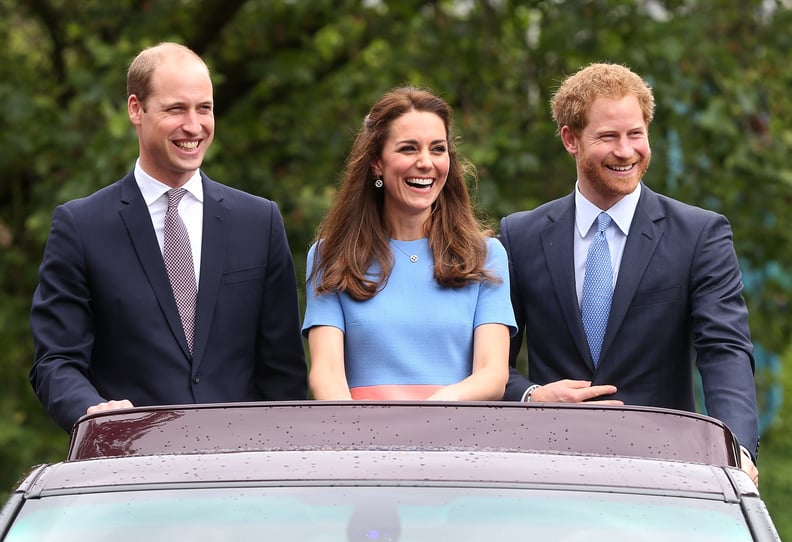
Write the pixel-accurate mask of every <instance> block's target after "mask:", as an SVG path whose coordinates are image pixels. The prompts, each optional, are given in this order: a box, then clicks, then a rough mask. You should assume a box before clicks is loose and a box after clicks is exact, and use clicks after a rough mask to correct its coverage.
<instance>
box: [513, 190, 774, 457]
mask: <svg viewBox="0 0 792 542" xmlns="http://www.w3.org/2000/svg"><path fill="white" fill-rule="evenodd" d="M574 227H575V199H574V193H573V194H569V195H568V196H566V197H563V198H561V199H558V200H555V201H552V202H549V203H546V204H544V205H542V206H540V207H537V208H536V209H534V210H531V211H522V212H518V213H514V214H512V215H509V216H507V217H506V218H503V219H502V220H501V224H500V235H499V237H500V240H501V242H502V243H503V245H504V246H505V247H506V251H507V252H508V255H509V264H510V273H511V288H512V304H513V306H514V313H515V317H516V319H517V326H518V329H519V333H518V334H517V335H516V336H515V337H514V338H513V340H512V348H511V355H510V358H511V359H510V361H511V366H512V370H511V376H510V378H509V383H508V385H507V387H506V395H505V397H504V398H505V399H506V400H514V401H519V400H521V398H522V395H523V393H524V392H525V390H526V389H527V388H528V386H530V385H532V384H534V383H536V384H547V383H549V382H553V381H556V380H561V379H566V378H568V379H576V380H577V379H579V380H591V381H592V385H598V384H613V385H615V386H616V387H617V388H618V392H617V393H616V395H615V397H614V398H616V399H621V400H623V401H624V402H625V403H626V404H636V405H648V406H658V407H665V408H675V409H680V410H688V411H694V410H695V408H696V405H695V399H694V372H693V364H694V363H695V364H696V365H697V366H698V370H699V372H700V374H701V378H702V383H703V390H704V396H705V405H706V410H707V413H708V414H709V415H711V416H713V417H715V418H718V419H719V420H721V421H723V422H724V423H726V424H727V425H728V426H729V428H730V429H731V430H732V431H733V432H734V433H735V435H736V436H737V438H738V440H739V441H740V443H741V444H742V445H743V446H745V447H746V448H747V449H748V451H750V452H751V453H752V454H753V455H754V457H756V455H755V454H756V452H757V447H758V439H759V437H758V421H757V419H758V415H757V406H756V390H755V384H754V378H753V370H754V359H753V345H752V343H751V338H750V334H749V330H748V312H747V309H746V306H745V301H744V299H743V296H742V276H741V273H740V269H739V265H738V261H737V257H736V255H735V251H734V246H733V242H732V233H731V227H730V225H729V223H728V221H727V220H726V218H725V217H723V216H722V215H719V214H716V213H714V212H711V211H707V210H704V209H699V208H696V207H692V206H689V205H686V204H684V203H681V202H678V201H675V200H673V199H670V198H668V197H665V196H662V195H659V194H656V193H655V192H652V191H651V190H649V189H648V188H647V187H646V186H642V189H641V197H640V200H639V202H638V206H637V208H636V211H635V216H634V218H633V221H632V225H631V227H630V232H629V235H628V237H627V242H626V244H625V247H624V255H623V257H622V262H621V267H620V269H619V276H618V279H617V282H616V286H615V289H614V292H613V301H612V305H611V312H610V317H609V320H608V326H607V329H606V332H605V338H604V341H603V345H602V352H601V354H600V362H599V364H598V366H597V368H596V369H595V368H594V364H593V362H592V359H591V353H590V352H589V348H588V344H587V342H586V337H585V332H584V330H583V323H582V320H581V317H580V305H579V303H578V299H577V294H576V289H575V272H574V255H573V242H572V240H573V235H574V233H573V229H574ZM523 336H524V337H525V343H526V345H527V348H528V376H529V378H526V377H524V376H523V375H522V374H520V373H519V372H517V370H516V369H515V367H516V359H517V354H518V352H519V350H520V347H521V345H522V341H523Z"/></svg>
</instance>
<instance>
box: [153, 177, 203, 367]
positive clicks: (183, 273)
mask: <svg viewBox="0 0 792 542" xmlns="http://www.w3.org/2000/svg"><path fill="white" fill-rule="evenodd" d="M186 193H187V190H185V189H184V188H173V189H171V190H168V210H167V211H166V212H165V233H164V236H163V237H164V242H163V250H162V256H163V258H164V259H165V268H166V269H167V270H168V278H170V283H171V288H173V297H174V298H175V299H176V306H177V307H178V308H179V316H180V317H181V322H182V327H183V328H184V335H185V337H186V338H187V345H188V346H189V347H190V352H192V350H193V338H194V335H195V303H196V298H197V295H198V288H197V287H196V285H195V267H194V266H193V257H192V248H191V247H190V237H189V235H188V234H187V228H186V227H185V226H184V222H182V219H181V217H180V216H179V202H180V201H181V199H182V197H183V196H184V194H186Z"/></svg>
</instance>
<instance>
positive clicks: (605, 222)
mask: <svg viewBox="0 0 792 542" xmlns="http://www.w3.org/2000/svg"><path fill="white" fill-rule="evenodd" d="M611 220H612V219H611V216H610V215H609V214H608V213H605V212H602V213H600V214H599V215H598V216H597V232H600V233H601V232H604V231H605V230H607V229H608V226H610V223H611Z"/></svg>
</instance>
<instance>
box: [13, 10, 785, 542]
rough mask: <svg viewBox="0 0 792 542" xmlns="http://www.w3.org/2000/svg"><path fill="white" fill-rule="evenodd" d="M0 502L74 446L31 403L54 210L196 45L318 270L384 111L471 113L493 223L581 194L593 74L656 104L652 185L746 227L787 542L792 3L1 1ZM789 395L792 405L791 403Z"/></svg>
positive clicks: (113, 163) (120, 149)
mask: <svg viewBox="0 0 792 542" xmlns="http://www.w3.org/2000/svg"><path fill="white" fill-rule="evenodd" d="M0 8H1V9H2V12H3V14H4V15H3V17H2V18H0V43H3V44H5V46H4V47H2V48H0V178H2V182H0V292H1V293H0V295H1V296H2V297H1V299H2V302H1V303H0V345H2V356H1V357H0V364H2V366H4V369H5V371H4V374H5V375H6V377H5V378H4V379H3V381H2V382H0V412H1V413H2V415H1V416H0V464H2V466H3V469H2V472H1V473H0V476H2V480H0V490H2V489H5V488H8V489H10V488H11V487H12V486H13V484H14V482H15V481H16V480H17V478H18V477H19V476H20V475H21V474H22V473H24V472H25V470H26V469H27V468H28V467H29V466H31V465H33V464H35V463H41V462H45V461H53V460H59V459H61V458H63V456H64V454H65V451H66V447H67V445H68V440H67V437H66V435H65V434H63V432H62V431H60V430H59V429H58V428H57V427H56V426H55V424H54V423H53V422H51V421H50V420H49V419H48V417H47V415H46V414H45V412H44V411H43V409H42V407H41V406H40V404H39V403H38V401H37V400H36V398H35V396H34V395H33V393H32V390H31V388H30V385H29V383H28V381H27V373H28V370H29V368H30V364H31V359H32V344H31V339H30V333H29V329H28V311H29V308H30V298H31V295H32V292H33V289H34V288H35V285H36V271H37V266H38V264H39V262H40V259H41V254H42V250H43V245H44V242H45V240H46V236H47V233H48V229H49V220H50V217H51V214H52V210H53V208H54V207H55V206H56V205H57V204H58V203H61V202H63V201H66V200H69V199H72V198H75V197H80V196H84V195H87V194H89V193H91V192H93V191H94V190H96V189H98V188H100V187H102V186H105V185H107V184H109V183H111V182H113V181H115V180H116V179H118V178H120V177H121V176H123V175H124V174H125V173H126V172H127V171H128V170H129V169H130V168H131V167H132V164H133V161H134V159H135V157H136V154H137V144H136V139H135V135H134V131H133V130H132V128H131V127H130V125H129V121H128V119H127V114H126V106H125V73H126V68H127V66H128V64H129V62H130V60H131V59H132V57H133V56H134V55H135V54H136V53H137V52H138V51H139V50H140V49H141V48H142V47H145V46H148V45H152V44H155V43H157V42H160V41H164V40H173V41H178V42H181V43H184V44H186V45H188V46H190V47H191V48H192V49H194V50H195V51H197V52H198V53H199V54H201V55H202V56H203V57H204V58H205V59H206V61H207V63H208V64H209V65H210V68H211V69H212V72H213V77H214V82H215V100H216V121H217V137H216V140H215V143H214V145H213V147H212V149H211V150H210V153H209V154H208V155H207V158H206V160H205V162H204V169H205V170H206V172H207V173H208V174H209V175H210V176H212V177H213V178H215V179H218V180H220V181H223V182H226V183H228V184H231V185H233V186H236V187H239V188H242V189H245V190H248V191H250V192H253V193H256V194H260V195H263V196H266V197H268V198H271V199H273V200H275V201H277V202H278V203H279V205H280V206H281V209H282V211H283V213H284V218H285V220H286V227H287V230H288V233H289V237H290V243H291V246H292V249H293V252H294V258H295V263H296V265H297V268H298V273H299V274H300V275H301V276H302V273H303V272H304V265H305V264H304V262H305V253H306V249H307V247H308V246H309V243H310V241H311V238H312V236H313V233H314V229H315V228H316V226H317V224H318V223H319V220H320V219H321V217H322V214H323V213H324V211H325V209H326V208H327V205H328V203H329V201H330V198H331V197H332V194H333V192H334V189H335V186H336V183H337V181H338V176H339V173H340V171H341V169H342V167H343V163H344V159H345V156H346V153H347V152H348V149H349V147H350V145H351V142H352V138H353V135H354V133H355V131H356V130H357V128H358V126H359V124H360V122H361V121H362V118H363V116H364V115H365V113H366V112H367V110H368V107H369V106H370V105H371V104H372V103H373V102H374V101H376V99H378V98H379V96H381V95H382V94H383V93H384V92H385V91H386V90H387V89H389V88H391V87H393V86H397V85H401V84H405V83H410V84H414V85H419V86H427V87H429V88H431V89H433V90H435V91H436V92H438V93H439V94H440V95H442V96H443V97H444V98H446V99H447V100H448V101H449V102H450V103H451V104H452V105H453V106H454V109H455V117H456V122H457V133H456V135H457V136H458V137H459V138H460V150H461V152H462V153H463V154H464V155H466V156H467V157H468V158H470V159H471V160H472V161H473V162H474V163H475V164H476V166H477V168H478V174H479V182H478V185H477V187H475V188H476V192H475V200H476V203H477V204H478V206H479V208H480V210H481V212H482V213H484V214H485V215H486V216H488V217H489V218H490V219H491V220H492V221H493V225H495V224H496V223H497V222H496V221H497V219H498V218H499V217H500V216H502V215H504V214H506V213H509V212H512V211H516V210H520V209H527V208H532V207H534V206H536V205H537V204H539V203H541V202H543V201H546V200H548V199H551V198H555V197H558V196H560V195H563V194H565V193H568V192H569V191H570V190H571V188H572V185H573V182H574V163H573V161H572V159H571V158H570V157H569V156H568V155H566V153H565V152H564V151H563V148H562V146H561V144H560V142H559V140H558V138H557V136H556V135H555V127H554V125H553V123H552V120H551V118H550V114H549V108H548V105H547V104H548V100H549V97H550V95H551V93H552V92H553V90H554V89H555V88H556V87H557V85H558V84H559V82H560V80H561V79H562V78H563V77H564V76H565V75H567V74H569V73H572V72H573V71H575V70H577V69H578V68H579V67H581V66H583V65H585V64H588V63H590V62H593V61H614V62H620V63H624V64H627V65H629V66H630V67H632V68H633V69H635V70H636V71H637V72H639V73H640V74H642V75H643V76H644V77H645V78H646V79H647V80H648V81H649V82H650V83H651V84H652V85H653V87H654V89H655V95H656V98H657V113H656V118H655V121H654V123H653V124H652V128H651V132H650V133H651V142H652V146H653V150H654V161H653V163H652V167H651V168H650V170H649V172H648V174H647V177H646V179H645V180H646V182H647V183H648V184H649V185H650V186H651V187H653V188H654V189H656V190H658V191H661V192H664V193H666V194H668V195H671V196H673V197H676V198H678V199H681V200H683V201H686V202H689V203H692V204H694V205H699V206H703V207H707V208H710V209H714V210H717V211H719V212H721V213H723V214H725V215H726V216H728V217H729V219H730V220H731V223H732V225H733V228H734V236H735V244H736V247H737V251H738V254H739V255H740V258H741V265H742V267H743V272H744V276H745V284H746V298H747V300H748V303H749V308H750V311H751V327H752V332H753V336H754V340H755V342H756V345H757V350H758V352H759V359H758V363H759V366H758V368H757V382H758V387H759V393H760V400H761V404H762V431H763V437H762V451H761V457H760V470H761V486H760V487H761V491H762V496H763V498H764V499H765V501H766V502H767V504H768V507H769V508H770V511H771V513H772V515H773V518H774V520H775V522H776V524H777V526H778V528H779V532H780V533H781V535H782V537H784V535H786V536H792V518H790V517H789V516H788V514H786V513H784V510H785V509H786V508H785V506H786V504H787V503H788V502H789V500H790V498H792V465H791V464H790V461H789V457H790V453H792V436H790V431H789V425H790V423H791V422H790V416H792V408H790V407H789V406H788V405H787V404H785V403H784V400H783V399H784V397H785V396H786V397H789V396H790V395H789V393H791V392H792V382H791V380H792V377H790V375H789V372H790V370H789V367H790V363H792V348H790V346H792V344H791V341H790V321H789V312H790V292H792V276H791V275H790V259H791V258H790V235H791V234H790V231H792V229H791V228H790V224H789V222H790V213H789V209H790V199H792V163H791V162H790V159H789V151H790V148H791V147H792V122H791V121H792V98H790V96H789V89H790V88H792V86H791V83H792V70H790V69H789V58H790V55H789V53H790V49H792V43H791V40H792V34H790V32H789V28H791V27H792V6H790V2H789V0H785V1H781V0H776V1H772V0H762V1H759V0H732V1H728V0H722V1H720V2H708V1H697V0H668V1H662V0H608V1H606V0H577V1H566V0H545V1H538V0H534V1H510V0H480V1H475V0H433V1H432V0H393V1H389V0H343V1H342V0H246V1H245V0H203V1H201V0H160V1H155V0H117V1H114V2H106V1H104V0H0ZM785 391H786V392H787V394H786V395H785V394H784V392H785Z"/></svg>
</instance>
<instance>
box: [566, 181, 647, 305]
mask: <svg viewBox="0 0 792 542" xmlns="http://www.w3.org/2000/svg"><path fill="white" fill-rule="evenodd" d="M640 197H641V183H638V186H636V187H635V190H633V191H632V193H630V194H628V195H626V196H624V197H623V198H622V199H620V200H619V201H618V202H617V203H616V204H615V205H614V206H613V207H611V208H610V209H600V208H599V207H597V206H596V205H594V204H593V203H591V202H590V201H589V200H587V199H586V198H585V197H584V196H583V194H581V193H580V190H579V189H578V186H577V183H575V233H574V248H575V289H576V290H577V299H578V306H580V304H581V302H582V300H583V277H584V276H585V274H586V258H587V256H588V249H589V246H590V245H591V242H592V241H593V240H594V234H596V233H597V228H596V223H597V216H599V214H600V213H601V212H603V211H605V212H606V213H608V214H609V215H610V217H611V218H612V219H613V222H612V223H611V224H615V225H616V226H617V227H615V228H614V227H609V228H608V229H607V230H605V237H606V238H607V239H608V248H610V254H611V265H612V268H613V285H614V286H615V285H616V279H617V278H618V277H619V267H620V266H621V260H622V255H623V254H624V244H625V243H626V242H627V234H628V233H629V231H630V224H632V219H633V216H634V215H635V209H636V207H637V206H638V199H639V198H640Z"/></svg>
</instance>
